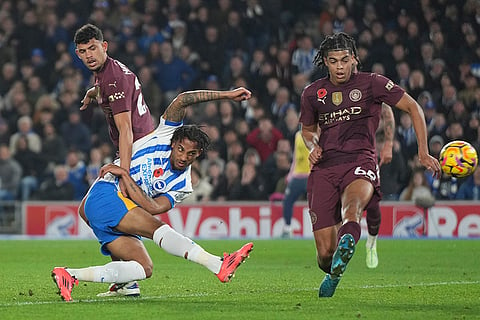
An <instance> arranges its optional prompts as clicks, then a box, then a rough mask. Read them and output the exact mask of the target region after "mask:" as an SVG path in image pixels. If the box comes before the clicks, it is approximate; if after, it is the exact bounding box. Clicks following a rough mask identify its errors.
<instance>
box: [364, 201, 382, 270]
mask: <svg viewBox="0 0 480 320" xmlns="http://www.w3.org/2000/svg"><path fill="white" fill-rule="evenodd" d="M381 220H382V215H381V211H380V204H379V202H378V201H373V200H372V201H371V203H370V204H369V206H368V208H367V228H368V235H367V242H366V245H365V246H366V253H367V255H366V264H367V267H368V268H372V269H373V268H376V267H377V266H378V255H377V237H378V231H379V229H380V223H381Z"/></svg>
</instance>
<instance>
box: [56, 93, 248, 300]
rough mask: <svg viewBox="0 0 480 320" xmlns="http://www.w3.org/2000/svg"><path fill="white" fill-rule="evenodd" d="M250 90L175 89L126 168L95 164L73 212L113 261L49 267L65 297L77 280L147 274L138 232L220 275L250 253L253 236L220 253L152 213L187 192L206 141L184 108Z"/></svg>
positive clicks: (124, 279)
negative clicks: (122, 186) (89, 182)
mask: <svg viewBox="0 0 480 320" xmlns="http://www.w3.org/2000/svg"><path fill="white" fill-rule="evenodd" d="M250 96H251V93H250V91H248V90H247V89H245V88H237V89H235V90H230V91H208V90H198V91H189V92H183V93H180V94H179V95H178V96H177V97H176V98H175V99H174V100H173V101H172V103H171V104H170V105H169V106H168V108H167V110H166V111H165V113H164V114H163V115H162V116H161V117H160V123H159V125H158V127H157V128H156V129H155V130H154V131H153V132H151V133H150V134H148V135H146V136H144V137H143V138H141V139H139V140H137V141H135V142H134V144H133V148H132V159H131V164H130V172H129V171H127V170H125V169H124V168H121V167H120V166H119V165H118V164H119V163H118V162H119V161H118V159H117V160H116V161H115V164H107V165H105V166H103V167H102V169H101V171H100V177H99V178H98V179H97V181H95V183H94V184H93V185H92V186H91V188H90V190H89V191H88V193H87V195H86V196H85V198H84V199H83V200H82V202H81V204H80V207H79V213H80V215H81V216H82V218H83V219H84V220H85V221H86V222H87V223H88V224H89V226H90V227H91V228H92V230H93V232H94V233H95V236H96V237H97V239H98V241H99V242H100V244H101V252H102V253H103V254H104V255H111V256H114V257H116V258H118V259H120V260H119V261H112V262H110V263H107V264H105V265H103V266H94V267H87V268H81V269H74V268H62V267H56V268H54V269H53V271H52V277H53V280H54V282H55V283H56V285H57V287H58V289H59V294H60V295H61V297H62V298H63V299H64V300H66V301H71V300H72V296H71V292H72V289H73V286H74V284H78V281H79V280H80V281H90V282H105V283H115V285H119V284H128V283H131V282H132V281H137V280H143V279H146V278H149V277H150V276H151V275H152V268H153V263H152V260H151V258H150V256H149V254H148V252H147V250H146V249H145V246H144V245H143V242H142V241H141V239H140V237H146V238H149V239H152V240H153V241H154V242H155V243H156V244H157V245H158V246H159V247H161V248H162V249H163V250H165V251H166V252H168V253H170V254H172V255H175V256H179V257H183V258H185V259H187V260H190V261H193V262H196V263H199V264H201V265H203V266H205V267H206V268H207V269H209V270H210V271H212V272H213V273H214V274H216V276H217V277H218V279H219V280H220V281H221V282H228V281H229V280H230V278H231V277H232V276H233V275H234V273H235V271H236V269H237V268H238V266H239V265H240V264H241V263H242V262H243V261H244V260H245V259H246V258H247V257H248V256H249V253H250V251H251V250H252V248H253V244H252V243H247V244H245V245H244V246H243V247H242V248H240V249H239V250H237V251H235V252H234V253H231V254H224V256H223V257H219V256H215V255H212V254H210V253H208V252H206V251H205V250H204V249H203V248H202V247H200V246H199V245H198V244H196V243H195V242H193V241H192V240H191V239H189V238H187V237H185V236H183V235H181V234H179V233H177V232H176V231H175V230H173V229H172V228H171V227H170V226H169V225H167V224H165V223H163V222H162V221H160V220H159V219H157V218H155V217H154V216H153V215H155V214H159V213H164V212H166V211H168V210H169V209H171V208H172V207H174V206H175V204H176V203H179V202H181V201H182V200H183V199H184V198H185V197H187V196H188V195H189V194H190V193H191V192H192V191H193V189H192V184H191V176H190V169H191V167H190V166H191V164H192V163H193V162H194V161H195V160H196V159H197V158H198V157H199V156H200V155H201V154H202V153H203V152H204V151H205V150H206V149H207V148H208V145H209V143H210V139H209V137H208V136H207V135H206V134H205V133H204V132H203V131H202V130H200V128H199V127H198V126H196V125H185V126H184V125H183V118H184V116H185V109H186V108H187V107H188V106H189V105H192V104H196V103H200V102H205V101H211V100H218V99H231V100H234V101H242V100H246V99H249V98H250ZM120 180H123V181H124V182H126V183H125V187H126V191H127V193H128V195H129V198H126V197H124V196H123V194H122V192H121V191H120V186H119V181H120ZM114 291H116V289H115V290H114ZM138 292H139V291H138Z"/></svg>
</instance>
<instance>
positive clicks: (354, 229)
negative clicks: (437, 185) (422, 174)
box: [300, 33, 440, 297]
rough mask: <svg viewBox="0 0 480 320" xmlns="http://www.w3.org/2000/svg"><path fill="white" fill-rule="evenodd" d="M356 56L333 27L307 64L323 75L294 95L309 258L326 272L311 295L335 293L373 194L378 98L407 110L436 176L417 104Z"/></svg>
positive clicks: (347, 38)
mask: <svg viewBox="0 0 480 320" xmlns="http://www.w3.org/2000/svg"><path fill="white" fill-rule="evenodd" d="M356 57H357V48H356V45H355V41H354V39H353V38H352V37H351V36H349V35H347V34H345V33H336V34H333V35H331V36H328V37H327V38H325V40H324V41H323V42H322V43H321V45H320V47H319V51H318V53H317V56H316V57H315V59H314V64H315V65H316V66H318V67H322V66H326V67H327V69H328V76H327V77H325V78H322V79H318V80H316V81H314V82H313V83H312V84H310V85H309V86H307V87H306V88H305V89H304V91H303V93H302V98H301V116H300V123H301V124H302V136H303V139H304V141H305V144H306V145H307V147H308V148H309V149H310V154H309V161H310V163H311V165H312V170H311V172H310V175H309V178H308V183H307V199H308V205H309V209H310V216H311V219H312V227H313V235H314V239H315V245H316V249H317V262H318V265H319V267H320V268H321V269H322V270H323V271H325V273H326V275H325V278H324V279H323V281H322V283H321V284H320V288H319V297H331V296H333V294H334V293H335V289H336V287H337V285H338V283H339V281H340V279H341V277H342V275H343V273H344V271H345V269H346V267H347V264H348V262H349V261H350V259H351V258H352V256H353V254H354V252H355V245H356V243H357V242H358V240H359V238H360V232H361V228H360V219H361V216H362V213H363V211H364V210H365V208H367V206H368V204H369V203H370V201H372V200H373V201H378V199H379V198H380V183H379V179H378V173H377V166H378V164H377V156H376V152H375V133H376V130H377V128H378V125H379V120H380V114H381V111H382V102H383V103H386V104H388V105H390V106H395V107H397V108H399V109H401V110H403V111H405V112H407V113H409V115H410V117H411V118H412V121H413V125H414V128H415V132H416V135H417V141H418V156H419V160H420V162H421V164H422V165H423V166H425V167H426V168H427V169H428V170H431V171H432V172H433V175H434V176H435V177H439V176H440V164H439V163H438V160H437V159H435V158H434V157H432V156H431V155H430V154H429V151H428V144H427V130H426V125H425V118H424V115H423V111H422V109H421V107H420V106H419V105H418V104H417V102H416V101H415V100H414V99H413V98H412V97H411V96H410V95H409V94H408V93H406V92H405V91H404V90H403V89H402V88H401V87H399V86H398V85H396V84H395V83H393V82H392V81H391V80H390V79H388V78H386V77H384V76H382V75H379V74H375V73H366V72H354V71H355V67H356V65H357V64H358V63H359V61H358V60H357V59H356Z"/></svg>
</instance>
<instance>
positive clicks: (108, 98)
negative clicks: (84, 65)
mask: <svg viewBox="0 0 480 320" xmlns="http://www.w3.org/2000/svg"><path fill="white" fill-rule="evenodd" d="M95 85H96V86H99V88H100V91H99V96H98V97H97V101H98V104H99V105H100V107H101V108H102V110H103V112H104V113H105V118H106V119H107V123H108V128H109V134H110V139H111V140H112V142H113V144H114V145H115V146H116V147H118V140H119V132H118V128H117V126H116V125H115V121H114V120H113V116H114V115H116V114H118V113H121V112H126V111H131V117H132V130H133V141H136V140H138V139H140V138H141V137H143V136H145V135H146V134H148V133H150V132H152V131H153V129H154V124H153V119H152V117H151V115H150V110H149V109H148V106H147V104H146V103H145V101H144V99H143V95H142V91H141V85H140V82H139V81H138V78H137V76H136V75H135V74H134V73H133V72H132V71H130V70H129V69H128V68H127V67H126V66H125V65H124V64H123V63H121V62H119V61H117V60H114V59H112V58H111V57H107V60H106V61H105V64H104V67H103V68H102V70H100V71H99V72H98V73H97V74H96V77H95Z"/></svg>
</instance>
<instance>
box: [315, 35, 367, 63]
mask: <svg viewBox="0 0 480 320" xmlns="http://www.w3.org/2000/svg"><path fill="white" fill-rule="evenodd" d="M341 50H348V51H349V52H350V53H351V54H352V55H353V56H354V57H355V60H357V67H360V60H359V59H358V53H357V46H356V44H355V39H353V37H352V36H350V35H348V34H346V33H344V32H338V33H335V34H333V35H331V36H327V37H326V38H325V40H323V41H322V43H321V44H320V47H319V48H318V52H317V55H316V56H315V58H314V59H313V64H314V65H316V66H317V67H322V66H324V65H325V62H324V58H326V57H327V55H328V52H330V51H341Z"/></svg>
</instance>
